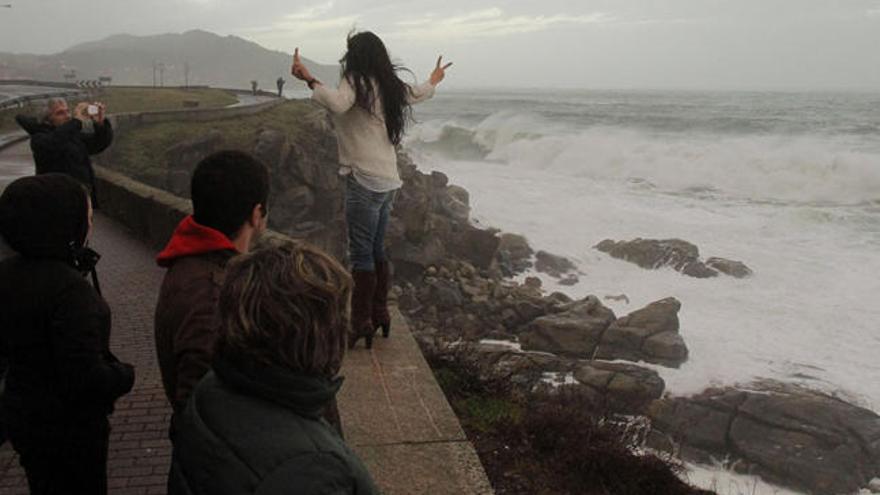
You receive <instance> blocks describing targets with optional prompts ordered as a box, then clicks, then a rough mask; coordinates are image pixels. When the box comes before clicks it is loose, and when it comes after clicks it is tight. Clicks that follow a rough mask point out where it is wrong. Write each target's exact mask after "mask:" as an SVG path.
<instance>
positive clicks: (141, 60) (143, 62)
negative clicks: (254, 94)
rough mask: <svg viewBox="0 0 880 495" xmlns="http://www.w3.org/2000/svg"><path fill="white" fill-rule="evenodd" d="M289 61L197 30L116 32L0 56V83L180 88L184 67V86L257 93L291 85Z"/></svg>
mask: <svg viewBox="0 0 880 495" xmlns="http://www.w3.org/2000/svg"><path fill="white" fill-rule="evenodd" d="M291 61H292V54H289V53H284V52H281V51H277V50H269V49H267V48H264V47H262V46H260V45H258V44H257V43H254V42H252V41H248V40H245V39H243V38H240V37H238V36H232V35H230V36H219V35H217V34H214V33H210V32H208V31H202V30H192V31H187V32H185V33H169V34H160V35H153V36H134V35H130V34H117V35H113V36H109V37H107V38H104V39H102V40H98V41H89V42H86V43H80V44H78V45H75V46H72V47H70V48H68V49H67V50H65V51H63V52H61V53H57V54H53V55H28V54H10V53H3V52H0V79H38V80H48V81H63V80H64V75H65V74H66V73H70V72H71V71H72V72H75V73H76V79H78V80H88V79H97V78H98V77H101V76H108V77H112V78H113V82H112V84H114V85H118V84H132V85H150V84H153V81H154V75H155V82H156V84H157V85H159V84H160V83H161V82H164V85H165V86H183V85H184V84H185V83H186V80H187V77H186V67H187V65H188V66H189V84H190V85H209V86H217V87H232V88H250V82H251V81H252V80H256V81H258V82H259V85H260V88H261V89H265V90H269V91H274V90H275V81H276V80H277V79H278V77H279V76H281V77H284V78H285V80H286V81H287V83H288V84H290V83H292V81H293V79H292V76H291V75H290V64H291ZM304 61H305V62H306V64H307V65H308V66H309V68H310V69H311V70H312V72H313V73H314V75H315V76H316V77H318V78H319V79H321V80H322V81H327V82H334V81H336V80H337V79H338V77H339V68H338V67H334V66H329V65H321V64H317V63H315V62H313V61H310V60H308V59H304ZM154 63H155V67H156V69H155V70H154ZM163 67H164V70H160V69H161V68H163Z"/></svg>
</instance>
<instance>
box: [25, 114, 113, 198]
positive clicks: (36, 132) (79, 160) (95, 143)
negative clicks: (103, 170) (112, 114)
mask: <svg viewBox="0 0 880 495" xmlns="http://www.w3.org/2000/svg"><path fill="white" fill-rule="evenodd" d="M15 120H16V122H18V125H20V126H21V128H22V129H24V130H25V131H27V133H28V134H30V136H31V151H33V153H34V163H35V164H36V168H37V175H40V174H46V173H50V172H58V173H62V174H67V175H70V176H71V177H73V178H74V179H76V180H78V181H79V182H80V183H82V184H84V185H86V186H87V187H88V188H89V191H91V193H92V205H93V206H95V207H97V205H98V201H97V195H96V194H95V170H94V169H93V168H92V160H91V158H89V155H96V154H98V153H100V152H102V151H104V150H105V149H107V147H108V146H110V144H111V143H112V142H113V127H112V125H111V124H110V120H109V119H105V120H104V123H103V124H102V125H98V124H95V126H94V128H95V133H94V134H86V133H84V132H82V122H80V121H79V120H78V119H70V120H69V121H68V122H67V123H65V124H62V125H60V126H58V127H55V126H52V125H51V124H49V123H47V122H41V121H38V120H37V119H35V118H33V117H27V116H24V115H18V116H16V117H15Z"/></svg>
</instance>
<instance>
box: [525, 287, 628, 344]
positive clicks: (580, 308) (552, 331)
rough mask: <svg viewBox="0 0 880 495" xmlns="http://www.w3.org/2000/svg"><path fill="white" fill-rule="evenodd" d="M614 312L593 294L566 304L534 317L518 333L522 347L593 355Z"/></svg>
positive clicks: (612, 319) (612, 318)
mask: <svg viewBox="0 0 880 495" xmlns="http://www.w3.org/2000/svg"><path fill="white" fill-rule="evenodd" d="M613 321H614V312H613V311H611V310H610V309H609V308H606V307H605V306H603V305H602V303H601V302H599V300H598V299H597V298H596V297H595V296H588V297H586V298H585V299H583V300H581V301H577V302H574V303H571V304H569V305H568V306H567V307H565V308H564V309H563V311H562V312H559V313H556V314H551V315H546V316H542V317H540V318H536V319H535V320H533V321H532V322H531V323H529V324H528V325H527V327H526V328H525V330H524V331H523V332H522V334H521V335H520V342H522V346H523V349H525V350H533V351H541V352H549V353H553V354H558V355H560V356H568V357H577V358H592V357H593V355H594V352H595V350H596V347H597V346H598V345H599V342H600V341H601V340H602V335H603V334H604V333H605V330H607V329H608V327H609V325H611V322H613Z"/></svg>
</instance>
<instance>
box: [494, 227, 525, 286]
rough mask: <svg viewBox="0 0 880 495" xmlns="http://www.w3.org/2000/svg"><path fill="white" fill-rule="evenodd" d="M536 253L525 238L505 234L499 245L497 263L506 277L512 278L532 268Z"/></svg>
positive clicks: (502, 235)
mask: <svg viewBox="0 0 880 495" xmlns="http://www.w3.org/2000/svg"><path fill="white" fill-rule="evenodd" d="M534 253H535V252H534V251H533V250H532V248H531V246H529V241H528V240H526V238H525V237H524V236H521V235H519V234H509V233H504V234H501V239H500V242H499V244H498V253H497V254H496V262H497V263H498V266H499V268H500V269H501V271H502V273H503V274H504V276H506V277H512V276H514V275H516V274H518V273H522V272H524V271H526V270H528V269H529V268H531V267H532V261H531V258H532V255H533V254H534Z"/></svg>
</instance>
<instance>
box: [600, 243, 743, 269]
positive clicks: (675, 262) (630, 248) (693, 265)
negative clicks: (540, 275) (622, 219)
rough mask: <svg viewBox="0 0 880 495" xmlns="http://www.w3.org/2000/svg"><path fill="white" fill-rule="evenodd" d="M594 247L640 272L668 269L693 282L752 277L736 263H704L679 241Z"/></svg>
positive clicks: (694, 248) (697, 253) (716, 260)
mask: <svg viewBox="0 0 880 495" xmlns="http://www.w3.org/2000/svg"><path fill="white" fill-rule="evenodd" d="M594 247H595V249H597V250H599V251H602V252H603V253H607V254H609V255H611V256H612V257H614V258H618V259H622V260H624V261H629V262H630V263H634V264H636V265H638V266H640V267H642V268H646V269H649V270H655V269H658V268H662V267H665V266H668V267H671V268H673V269H675V270H677V271H679V272H681V273H682V274H684V275H688V276H690V277H695V278H712V277H717V276H718V275H719V273H723V274H725V275H730V276H732V277H737V278H743V277H747V276H749V275H751V274H752V271H751V270H750V269H749V267H747V266H746V265H745V264H744V263H742V262H739V261H732V260H727V259H724V258H709V260H707V261H706V262H703V261H702V260H701V259H700V250H699V249H698V248H697V246H695V245H694V244H691V243H690V242H687V241H683V240H681V239H662V240H657V239H641V238H639V239H634V240H632V241H619V242H617V241H613V240H611V239H606V240H604V241H602V242H600V243H599V244H597V245H596V246H594Z"/></svg>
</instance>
